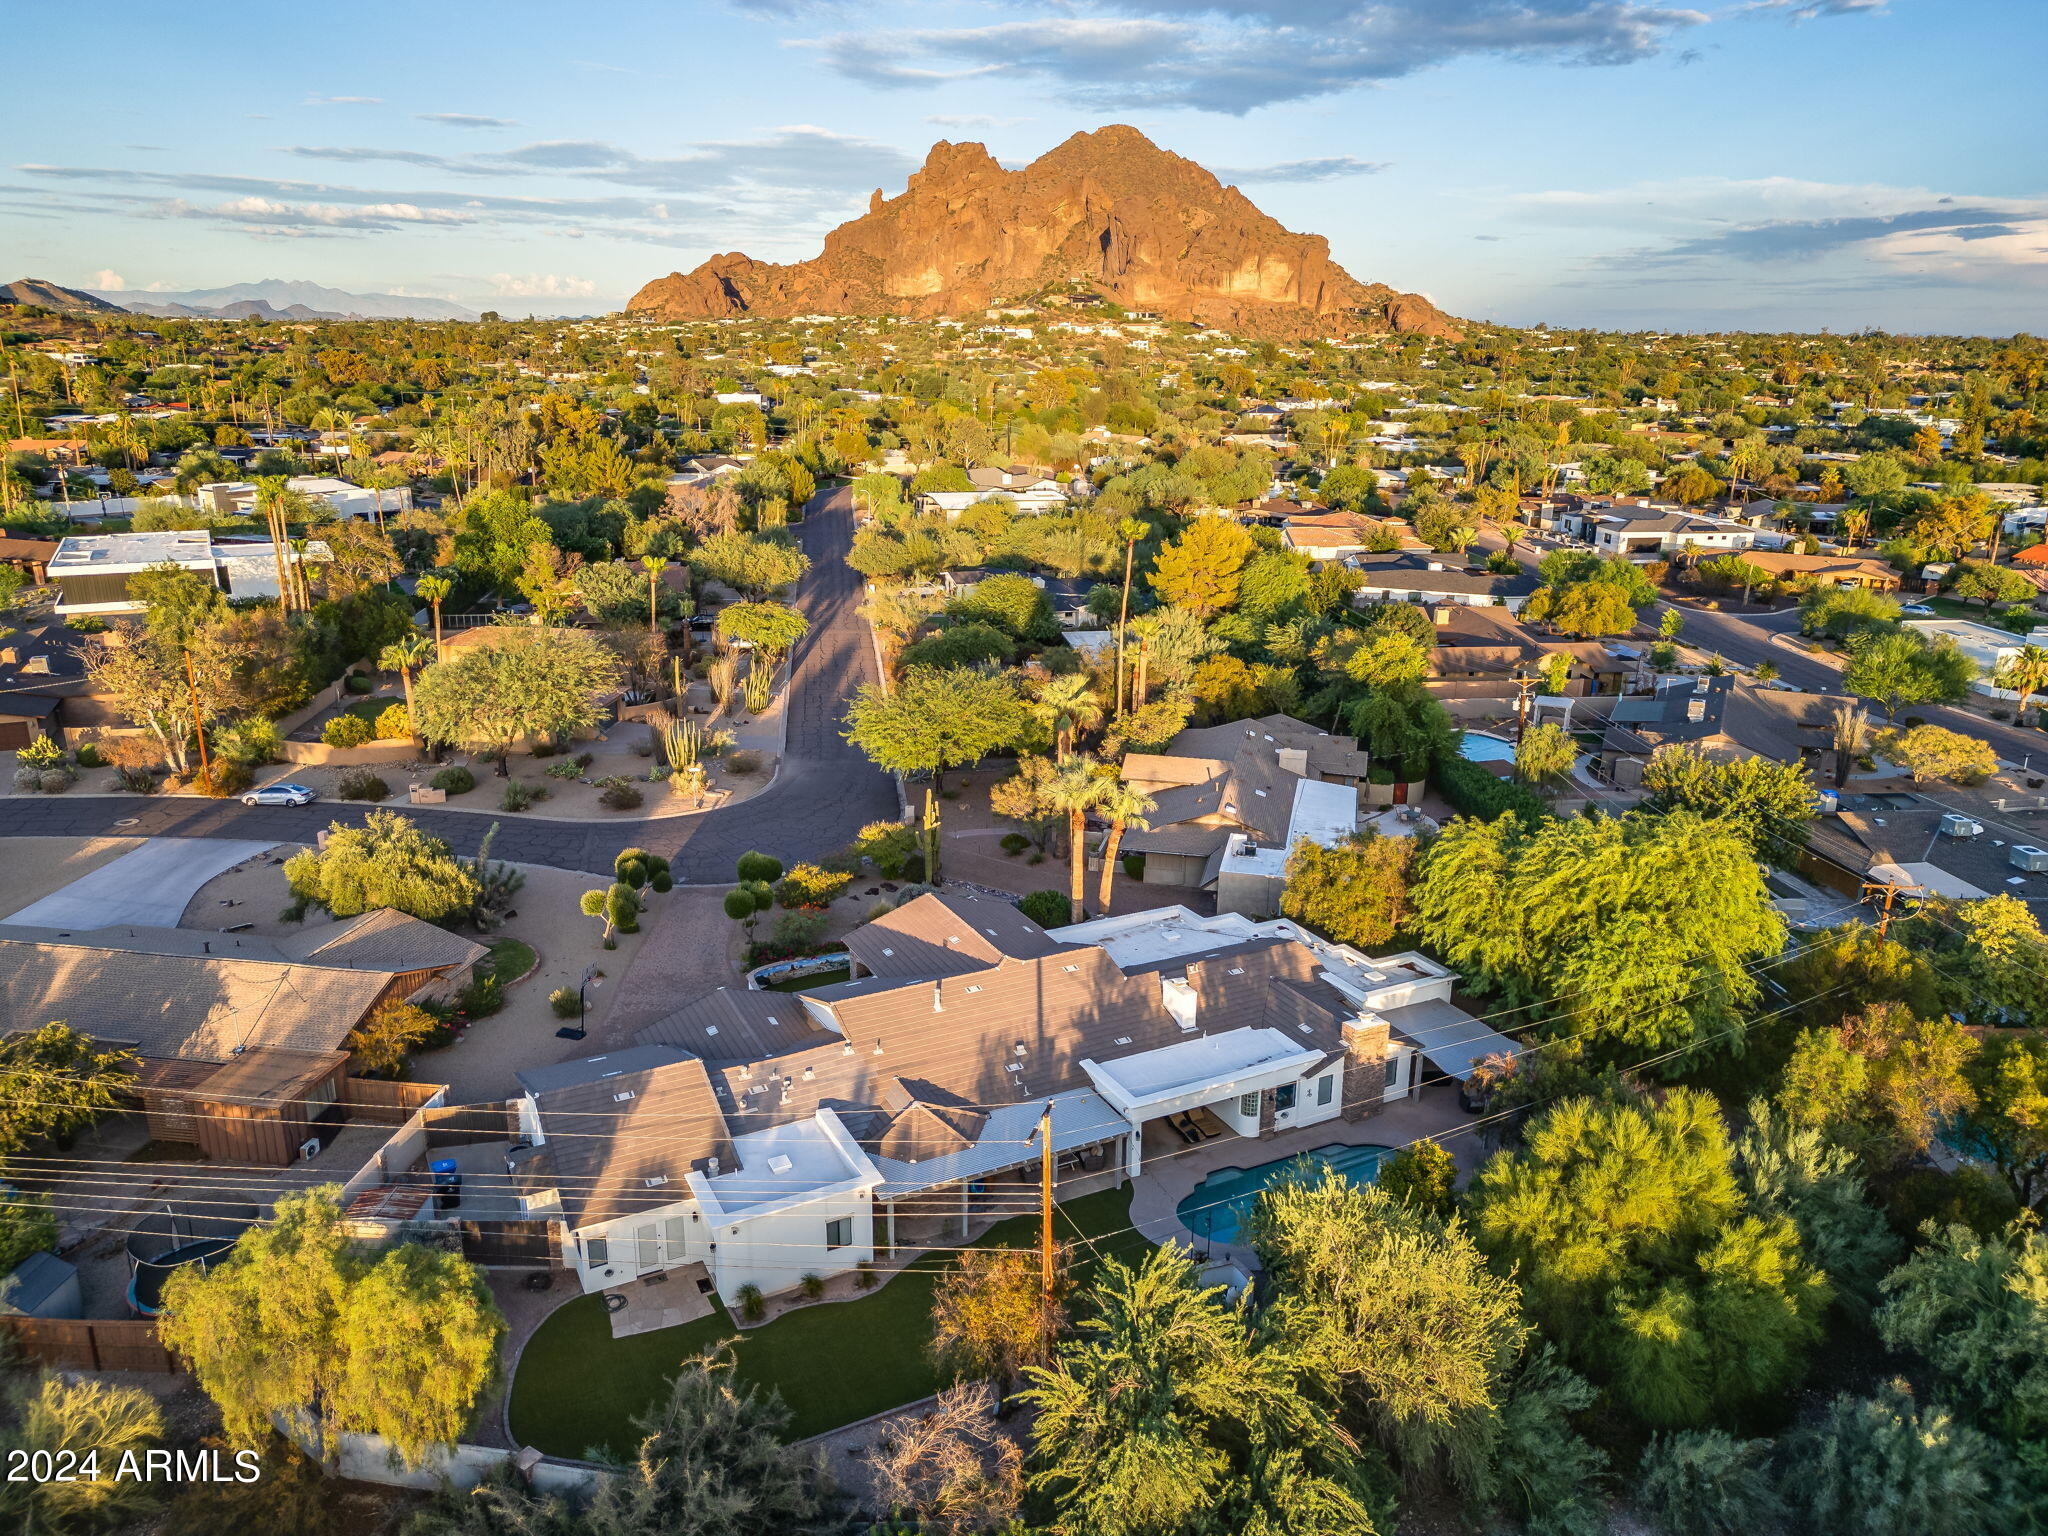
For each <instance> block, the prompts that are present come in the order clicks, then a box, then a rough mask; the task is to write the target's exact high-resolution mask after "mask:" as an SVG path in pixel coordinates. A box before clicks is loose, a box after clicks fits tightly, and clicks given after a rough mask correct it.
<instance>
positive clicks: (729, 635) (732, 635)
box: [718, 603, 811, 657]
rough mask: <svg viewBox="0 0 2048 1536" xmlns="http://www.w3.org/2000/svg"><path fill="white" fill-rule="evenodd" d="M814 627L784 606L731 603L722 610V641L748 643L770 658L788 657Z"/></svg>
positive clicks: (720, 614) (720, 619)
mask: <svg viewBox="0 0 2048 1536" xmlns="http://www.w3.org/2000/svg"><path fill="white" fill-rule="evenodd" d="M810 627H811V621H810V620H809V619H808V618H806V617H804V615H803V614H801V613H799V612H798V611H797V610H796V609H794V608H790V607H787V606H785V605H784V604H782V603H731V604H728V605H727V606H726V607H724V608H721V609H719V610H718V636H719V638H720V639H721V640H724V641H726V642H727V643H728V644H731V643H732V642H734V641H744V642H746V643H747V644H748V645H751V646H753V647H754V648H755V649H756V650H759V651H762V652H765V653H766V654H767V655H768V656H770V657H781V656H787V655H788V654H789V653H790V652H791V651H793V650H795V649H796V643H797V641H799V640H801V639H803V637H804V634H805V633H806V632H807V631H808V630H809V629H810Z"/></svg>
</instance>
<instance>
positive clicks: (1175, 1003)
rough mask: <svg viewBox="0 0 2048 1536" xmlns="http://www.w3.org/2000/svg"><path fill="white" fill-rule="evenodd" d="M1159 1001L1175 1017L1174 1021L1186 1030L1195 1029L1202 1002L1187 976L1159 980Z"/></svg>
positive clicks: (1164, 977) (1165, 977) (1166, 977)
mask: <svg viewBox="0 0 2048 1536" xmlns="http://www.w3.org/2000/svg"><path fill="white" fill-rule="evenodd" d="M1159 1001H1160V1002H1161V1003H1162V1004H1163V1005H1165V1008H1166V1011H1167V1012H1168V1013H1170V1014H1172V1015H1173V1021H1174V1022H1175V1023H1176V1024H1178V1025H1179V1026H1180V1027H1181V1028H1182V1029H1184V1030H1191V1029H1193V1028H1194V1027H1195V1016H1196V1013H1197V1011H1198V1009H1199V1006H1200V1002H1199V999H1198V998H1197V996H1196V994H1195V989H1194V988H1193V987H1192V986H1191V985H1189V983H1188V979H1187V977H1185V976H1162V977H1160V978H1159Z"/></svg>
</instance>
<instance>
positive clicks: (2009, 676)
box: [1997, 645, 2048, 725]
mask: <svg viewBox="0 0 2048 1536" xmlns="http://www.w3.org/2000/svg"><path fill="white" fill-rule="evenodd" d="M1997 682H1998V686H1999V687H2001V688H2010V689H2012V691H2013V692H2014V693H2017V694H2018V695H2019V696H2020V707H2019V709H2018V710H2017V711H2016V712H2015V714H2014V716H2013V718H2014V719H2015V720H2017V721H2018V722H2019V723H2020V724H2022V725H2024V724H2026V720H2027V701H2028V700H2029V699H2031V698H2033V696H2034V695H2035V694H2037V693H2043V692H2048V650H2044V649H2043V648H2042V647H2040V646H2038V645H2023V646H2021V647H2020V648H2019V649H2018V650H2017V651H2014V652H2013V653H2012V655H2010V656H2008V657H2006V659H2005V661H2004V662H2003V664H2001V665H2000V667H1999V669H1998V675H1997Z"/></svg>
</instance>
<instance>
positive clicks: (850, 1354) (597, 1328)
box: [512, 1186, 1149, 1457]
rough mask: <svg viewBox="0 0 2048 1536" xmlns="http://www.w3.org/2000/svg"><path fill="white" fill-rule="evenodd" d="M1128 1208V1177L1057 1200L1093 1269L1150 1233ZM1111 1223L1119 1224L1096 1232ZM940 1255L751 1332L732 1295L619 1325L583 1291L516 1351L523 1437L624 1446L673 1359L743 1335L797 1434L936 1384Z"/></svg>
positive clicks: (745, 1362) (515, 1386)
mask: <svg viewBox="0 0 2048 1536" xmlns="http://www.w3.org/2000/svg"><path fill="white" fill-rule="evenodd" d="M1130 1211H1131V1194H1130V1189H1129V1187H1128V1186H1125V1187H1122V1188H1118V1189H1112V1190H1105V1191H1104V1192H1102V1193H1101V1194H1095V1195H1084V1196H1082V1197H1081V1198H1079V1199H1077V1200H1070V1201H1068V1202H1067V1203H1065V1204H1064V1205H1062V1206H1060V1207H1059V1213H1058V1218H1057V1219H1058V1220H1059V1223H1060V1229H1061V1232H1062V1233H1063V1235H1064V1236H1066V1237H1067V1238H1069V1239H1072V1240H1075V1241H1078V1242H1081V1243H1084V1244H1086V1245H1087V1249H1088V1254H1087V1257H1085V1258H1084V1259H1083V1261H1082V1263H1083V1278H1084V1279H1085V1277H1086V1272H1087V1270H1088V1269H1090V1268H1092V1267H1093V1266H1094V1265H1095V1264H1096V1263H1098V1262H1099V1261H1100V1258H1101V1257H1102V1255H1103V1254H1115V1255H1117V1256H1119V1257H1122V1258H1125V1259H1126V1260H1128V1259H1130V1258H1131V1257H1132V1256H1133V1255H1136V1254H1138V1253H1141V1252H1143V1251H1144V1250H1145V1249H1146V1248H1147V1247H1148V1246H1149V1245H1148V1244H1147V1243H1146V1242H1145V1240H1144V1239H1143V1238H1141V1237H1139V1236H1138V1235H1137V1234H1136V1233H1135V1232H1127V1231H1121V1230H1120V1229H1121V1228H1124V1227H1128V1226H1129V1225H1130ZM1102 1234H1114V1235H1113V1236H1108V1237H1106V1238H1104V1239H1103V1241H1102V1242H1101V1243H1100V1245H1099V1246H1098V1244H1097V1242H1096V1239H1097V1238H1098V1236H1101V1235H1102ZM1037 1235H1038V1224H1037V1219H1036V1218H1035V1217H1031V1218H1020V1219H1016V1220H1012V1221H1006V1222H1004V1223H1002V1224H1001V1225H1000V1226H997V1227H995V1228H994V1229H992V1230H991V1231H990V1232H989V1233H988V1234H987V1235H986V1236H985V1237H983V1238H981V1239H980V1241H979V1242H978V1243H977V1244H976V1246H977V1247H1023V1246H1027V1245H1029V1244H1031V1243H1033V1242H1035V1241H1036V1240H1037ZM941 1260H942V1256H941V1255H938V1254H933V1255H931V1256H930V1257H929V1258H924V1259H920V1260H918V1261H916V1263H915V1265H914V1266H913V1268H912V1270H911V1271H909V1272H906V1273H904V1274H901V1275H898V1276H897V1277H896V1278H895V1279H893V1280H891V1281H890V1282H889V1283H888V1284H887V1285H885V1286H883V1287H881V1288H880V1289H879V1290H877V1291H875V1292H873V1293H872V1294H871V1295H868V1296H864V1297H862V1298H861V1299H860V1300H858V1301H848V1302H832V1303H828V1304H826V1305H823V1306H816V1307H805V1308H802V1309H800V1310H799V1311H796V1312H792V1313H790V1314H788V1315H787V1316H785V1317H780V1318H777V1319H776V1320H775V1321H774V1322H772V1323H769V1324H768V1325H767V1326H765V1327H762V1328H756V1329H754V1330H752V1331H751V1332H746V1333H742V1332H741V1331H740V1330H739V1329H738V1328H737V1327H736V1326H735V1325H734V1324H733V1322H732V1320H731V1318H729V1317H728V1316H727V1315H726V1313H725V1312H724V1311H723V1310H722V1309H721V1310H720V1311H717V1312H715V1313H713V1314H712V1315H711V1316H710V1317H707V1318H704V1319H702V1320H701V1321H698V1322H695V1323H688V1324H685V1325H684V1326H683V1327H681V1328H665V1329H663V1330H661V1331H660V1332H658V1333H643V1334H639V1335H637V1336H635V1337H633V1338H630V1339H614V1338H613V1337H612V1336H611V1326H610V1323H609V1322H608V1320H607V1318H606V1315H605V1310H604V1297H603V1296H602V1295H594V1296H582V1297H578V1298H577V1299H576V1300H575V1301H572V1302H570V1303H569V1304H568V1305H567V1306H564V1307H562V1308H560V1309H559V1310H558V1311H556V1312H555V1313H553V1314H552V1315H551V1316H550V1317H549V1318H548V1320H547V1321H546V1322H544V1323H542V1324H541V1326H540V1331H539V1332H537V1333H536V1334H534V1336H533V1338H532V1339H531V1340H530V1341H529V1342H528V1343H527V1346H526V1349H525V1351H524V1353H522V1354H521V1355H520V1357H519V1371H518V1374H517V1375H516V1376H515V1377H514V1378H513V1381H512V1435H513V1438H514V1439H515V1440H516V1441H517V1442H518V1443H519V1444H521V1445H532V1446H537V1447H539V1448H540V1449H541V1450H543V1451H545V1452H547V1453H549V1454H550V1455H556V1456H572V1457H573V1456H581V1455H582V1454H583V1452H584V1451H585V1450H587V1449H589V1448H591V1447H594V1446H609V1447H611V1448H613V1449H614V1450H623V1449H625V1448H627V1447H629V1446H630V1445H631V1444H632V1443H633V1439H634V1432H633V1428H632V1424H631V1419H632V1417H633V1415H634V1414H636V1413H640V1412H642V1411H644V1410H645V1409H647V1408H648V1407H649V1406H651V1405H652V1404H653V1403H655V1402H656V1401H658V1400H659V1399H660V1398H661V1397H662V1396H663V1394H665V1393H666V1391H667V1390H668V1385H667V1384H668V1379H669V1377H670V1376H671V1375H673V1374H674V1372H675V1369H676V1367H677V1366H678V1365H680V1364H681V1363H682V1361H683V1360H684V1359H685V1358H687V1357H688V1356H690V1355H694V1354H697V1353H698V1352H700V1351H702V1350H704V1349H706V1348H708V1347H710V1346H711V1345H713V1344H715V1343H717V1342H718V1341H719V1340H721V1339H727V1338H732V1337H734V1336H735V1335H738V1338H739V1342H738V1344H737V1345H736V1346H735V1348H734V1351H733V1358H734V1361H735V1362H736V1365H737V1369H738V1371H739V1374H740V1375H741V1376H742V1377H744V1378H746V1379H747V1380H750V1381H755V1382H759V1383H760V1384H761V1385H763V1386H768V1387H773V1388H775V1390H777V1391H778V1392H780V1393H781V1394H782V1397H783V1400H784V1401H785V1402H787V1403H788V1404H789V1407H790V1425H789V1434H790V1437H791V1438H792V1439H802V1438H804V1437H806V1436H809V1435H816V1434H822V1433H823V1432H824V1431H826V1430H828V1429H836V1428H837V1427H838V1426H839V1425H841V1424H851V1423H853V1422H854V1421H855V1420H856V1419H864V1418H866V1417H867V1416H868V1415H869V1414H873V1413H880V1412H882V1411H883V1410H884V1409H888V1408H895V1407H898V1406H899V1405H901V1404H903V1403H911V1402H915V1401H917V1400H918V1399H919V1398H921V1397H928V1396H929V1395H931V1394H932V1393H933V1392H936V1391H937V1390H938V1389H939V1388H940V1387H941V1386H943V1385H944V1384H945V1383H944V1382H943V1381H942V1380H941V1379H940V1376H939V1373H938V1371H937V1369H936V1368H935V1367H934V1366H933V1364H932V1361H931V1358H930V1356H929V1355H928V1353H927V1352H926V1348H925V1345H926V1343H927V1341H928V1340H929V1339H930V1337H931V1298H932V1286H933V1282H934V1280H935V1279H936V1275H935V1273H934V1272H933V1271H934V1270H935V1268H936V1265H937V1264H938V1263H939V1262H941ZM671 1283H672V1284H673V1283H675V1282H671Z"/></svg>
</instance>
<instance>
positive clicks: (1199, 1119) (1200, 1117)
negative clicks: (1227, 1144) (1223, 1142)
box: [1187, 1109, 1229, 1141]
mask: <svg viewBox="0 0 2048 1536" xmlns="http://www.w3.org/2000/svg"><path fill="white" fill-rule="evenodd" d="M1187 1120H1188V1124H1189V1125H1192V1126H1193V1127H1194V1128H1195V1129H1196V1130H1197V1131H1199V1132H1201V1133H1202V1140H1204V1141H1214V1140H1215V1139H1216V1138H1217V1137H1218V1136H1221V1135H1222V1134H1223V1133H1224V1132H1225V1131H1227V1130H1228V1129H1229V1127H1228V1126H1226V1125H1225V1124H1224V1123H1223V1122H1222V1121H1221V1120H1219V1119H1217V1118H1216V1117H1215V1116H1214V1115H1212V1114H1210V1113H1209V1111H1208V1110H1206V1109H1191V1110H1189V1111H1188V1115H1187Z"/></svg>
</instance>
